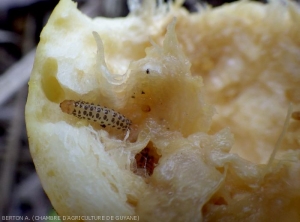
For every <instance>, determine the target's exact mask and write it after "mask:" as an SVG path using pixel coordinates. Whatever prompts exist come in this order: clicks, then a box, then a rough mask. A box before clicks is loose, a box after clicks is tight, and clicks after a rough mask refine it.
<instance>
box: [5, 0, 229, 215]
mask: <svg viewBox="0 0 300 222" xmlns="http://www.w3.org/2000/svg"><path fill="white" fill-rule="evenodd" d="M58 1H59V0H0V221H20V218H17V217H16V216H23V217H24V218H25V216H28V218H30V220H31V218H32V216H33V215H35V216H45V215H55V211H54V210H53V208H52V206H51V203H50V201H49V200H48V198H47V195H46V194H45V193H44V191H43V188H42V186H41V184H40V181H39V178H38V176H37V174H36V172H35V167H34V164H33V162H32V159H31V156H30V151H29V147H28V140H27V134H26V127H25V120H24V106H25V103H26V99H27V82H28V79H29V76H30V72H31V69H32V66H33V62H34V56H35V47H36V45H37V44H38V42H39V35H40V32H41V30H42V28H43V27H44V25H45V24H46V23H47V19H48V18H49V16H50V14H51V12H52V10H53V8H54V7H55V5H56V4H57V3H58ZM137 1H138V0H137ZM229 1H230V0H229ZM229 1H228V0H227V2H229ZM77 2H78V7H79V8H80V10H81V11H82V12H83V13H85V14H87V15H89V16H90V17H96V16H105V17H120V16H126V15H127V14H128V7H127V2H126V0H78V1H77ZM207 2H208V3H209V4H211V5H212V6H218V5H221V4H223V3H224V2H226V0H208V1H207ZM197 4H204V2H203V1H201V2H200V0H198V1H197V0H187V1H185V3H184V7H186V8H187V9H188V10H190V11H191V12H195V11H197ZM3 216H15V217H14V218H8V217H5V218H4V217H3ZM8 219H9V220H8ZM30 220H29V221H30ZM27 221H28V220H27ZM43 221H45V220H43Z"/></svg>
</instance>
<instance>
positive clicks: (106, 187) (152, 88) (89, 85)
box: [26, 0, 300, 221]
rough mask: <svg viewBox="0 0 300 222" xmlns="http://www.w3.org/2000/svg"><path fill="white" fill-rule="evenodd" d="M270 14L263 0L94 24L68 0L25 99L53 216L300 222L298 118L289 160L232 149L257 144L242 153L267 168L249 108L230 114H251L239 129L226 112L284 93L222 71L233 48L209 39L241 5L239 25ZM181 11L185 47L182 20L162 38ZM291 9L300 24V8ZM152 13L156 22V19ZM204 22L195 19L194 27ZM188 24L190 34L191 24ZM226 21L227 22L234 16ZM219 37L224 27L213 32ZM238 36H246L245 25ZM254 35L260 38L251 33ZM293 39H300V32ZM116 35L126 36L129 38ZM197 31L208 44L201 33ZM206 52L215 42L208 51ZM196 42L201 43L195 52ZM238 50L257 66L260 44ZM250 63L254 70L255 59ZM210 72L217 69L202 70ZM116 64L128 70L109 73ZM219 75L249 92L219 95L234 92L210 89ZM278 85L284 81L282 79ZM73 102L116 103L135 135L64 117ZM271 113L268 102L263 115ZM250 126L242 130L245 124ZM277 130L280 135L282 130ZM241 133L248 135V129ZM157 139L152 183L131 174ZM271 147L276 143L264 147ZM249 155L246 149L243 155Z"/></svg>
mask: <svg viewBox="0 0 300 222" xmlns="http://www.w3.org/2000/svg"><path fill="white" fill-rule="evenodd" d="M271 6H272V7H275V9H274V10H275V11H276V10H279V9H278V8H276V7H277V6H276V5H271ZM271 6H270V7H271ZM218 10H219V11H218ZM267 10H269V11H271V12H272V10H271V9H269V8H267V6H262V5H259V4H256V3H237V4H233V5H232V6H228V7H227V8H226V7H224V8H223V9H222V8H221V9H217V10H212V11H210V12H206V14H205V13H204V14H202V15H188V14H187V12H186V11H184V10H182V9H178V8H174V9H173V10H172V11H171V13H167V14H162V15H157V17H155V16H153V18H152V21H151V19H150V20H147V19H146V20H142V19H140V17H138V18H135V17H134V16H131V17H130V16H129V17H128V18H126V19H116V20H108V19H103V18H99V19H95V20H90V19H89V18H87V17H85V16H84V15H82V14H81V13H80V12H79V11H77V9H76V8H75V5H74V4H73V3H71V2H70V1H66V0H65V1H61V2H60V4H59V5H58V7H57V8H56V10H55V11H54V13H53V15H52V16H51V18H50V20H49V22H48V25H47V26H46V28H45V29H44V30H43V33H42V35H41V42H40V44H39V47H38V50H37V55H38V56H37V58H36V61H35V66H34V69H33V72H32V76H31V79H30V82H29V86H30V92H29V97H28V102H27V106H26V122H27V129H28V135H29V137H30V138H29V142H30V149H31V153H32V156H33V159H34V162H35V165H36V168H37V172H38V174H39V176H40V178H41V181H42V184H43V187H44V189H45V191H46V192H47V194H48V196H49V198H50V200H51V202H52V204H53V206H54V207H55V209H56V210H57V212H58V213H59V214H60V215H95V216H99V215H115V216H118V215H139V216H140V219H141V220H143V221H155V220H163V221H174V220H177V221H180V220H185V221H189V220H201V219H205V220H210V221H213V220H218V219H219V220H223V221H232V220H235V221H238V220H241V219H244V220H248V221H257V220H261V221H262V220H265V219H266V218H268V219H270V218H273V219H276V220H277V221H280V220H282V221H283V220H284V219H286V218H289V219H290V221H299V217H300V216H299V211H298V209H299V208H300V203H299V196H300V194H299V189H298V187H299V176H298V175H299V170H300V167H299V164H298V163H297V161H298V160H299V158H300V157H299V152H298V150H296V149H295V147H297V146H298V147H299V137H297V132H299V124H298V123H297V122H293V123H292V124H293V127H292V128H290V131H289V132H288V133H287V138H288V140H287V141H285V143H284V144H283V147H284V148H285V149H288V148H292V149H294V150H291V151H289V152H285V153H283V154H282V155H283V157H282V159H283V160H282V161H275V162H274V163H273V164H272V165H271V168H269V169H267V168H266V166H265V165H257V164H254V163H251V162H248V161H246V160H244V159H242V158H240V157H239V156H237V155H236V154H233V153H230V149H231V148H232V147H233V146H234V144H235V145H236V144H238V147H240V148H241V149H243V148H244V146H245V144H247V143H249V144H251V146H253V147H251V148H253V149H254V150H251V151H249V150H248V149H246V151H247V152H248V153H250V156H249V157H248V158H249V159H254V160H255V161H256V162H258V163H262V161H263V158H266V157H267V156H268V155H262V157H260V155H258V154H257V152H256V151H257V150H256V149H258V148H259V147H260V146H258V147H257V146H255V145H253V144H256V143H257V141H256V139H257V138H251V137H250V138H247V139H248V140H243V138H245V136H246V135H248V134H247V133H248V132H252V130H253V129H254V128H252V126H251V125H249V124H248V122H246V123H245V118H243V115H246V114H247V112H243V110H242V109H241V108H240V112H237V113H236V116H237V117H235V116H234V117H232V118H233V120H235V118H238V119H237V120H239V121H242V120H244V122H241V124H240V125H239V124H237V127H236V125H234V124H233V125H232V124H230V123H231V122H230V121H231V120H232V119H231V118H229V117H227V119H226V118H224V116H225V117H226V115H227V116H228V115H229V114H230V113H231V112H233V111H234V110H238V109H236V107H237V106H236V105H235V104H238V105H241V104H242V103H241V100H244V103H243V104H244V105H245V104H246V103H245V102H247V103H250V104H253V105H254V104H255V101H254V100H255V99H256V104H260V103H259V99H260V98H258V97H257V96H255V92H256V91H258V89H260V91H261V93H262V94H261V95H262V97H266V96H268V95H272V97H270V99H271V101H273V99H274V101H275V97H276V96H277V97H278V94H276V93H274V91H272V90H270V91H266V90H265V88H263V87H261V88H257V87H248V88H247V87H245V86H243V82H244V80H243V81H241V80H240V78H242V77H243V78H244V75H241V74H240V75H238V74H239V73H241V71H235V70H234V69H237V68H239V67H240V69H241V70H243V67H244V66H241V65H240V64H239V63H238V64H237V65H236V64H235V65H234V66H230V68H231V72H233V73H235V74H236V75H237V77H238V78H237V79H238V81H237V82H239V81H241V86H239V85H238V84H237V83H236V80H235V79H233V80H231V79H229V80H230V81H229V80H228V79H227V78H226V73H227V72H228V73H229V71H230V69H229V70H226V68H227V67H226V66H223V67H224V69H225V70H224V73H225V74H224V75H223V72H221V71H218V69H220V67H219V66H220V64H222V63H224V62H222V61H223V60H222V59H224V56H228V54H226V53H225V54H224V55H222V56H220V51H222V50H224V51H225V52H226V46H225V45H224V42H222V41H221V40H219V41H216V40H215V42H220V45H218V44H217V46H218V47H220V49H218V48H215V47H214V46H213V45H212V44H211V43H210V41H209V39H210V38H213V37H214V38H218V36H220V35H221V34H222V32H217V31H218V29H217V28H216V29H214V27H215V26H213V25H209V22H208V21H215V22H216V23H217V21H219V22H220V19H219V17H218V16H220V15H222V14H225V15H227V17H229V18H231V17H233V20H234V21H235V22H237V21H236V17H234V16H232V11H235V12H236V11H238V12H241V11H244V14H243V16H244V17H243V18H245V21H243V20H242V19H241V20H242V21H241V22H240V23H241V24H242V25H241V26H242V27H243V24H248V23H249V21H252V20H251V19H253V20H254V21H255V19H260V18H262V17H263V15H264V14H265V13H267V12H266V11H267ZM286 10H287V9H286ZM293 10H295V9H293V8H292V9H290V11H289V13H290V15H291V16H292V13H295V12H294V11H293ZM246 12H248V13H249V14H247V13H246ZM251 13H252V14H251ZM257 13H258V15H259V16H258V17H255V18H253V14H254V15H256V14H257ZM286 13H287V12H286ZM174 14H175V15H176V17H177V24H176V33H177V36H178V39H179V42H180V43H181V44H182V49H181V46H180V45H179V44H178V43H177V38H176V34H175V31H174V25H175V23H173V25H172V24H171V25H170V26H169V29H168V32H167V34H166V36H165V37H164V35H163V34H164V31H163V30H165V25H166V24H167V23H169V22H171V21H172V19H173V16H174ZM197 16H198V17H197ZM237 16H238V15H237ZM247 16H249V17H247ZM294 16H295V18H296V19H297V18H298V17H297V16H299V15H298V14H295V15H294ZM249 18H251V19H249ZM155 19H157V21H160V22H153V21H155ZM209 19H210V20H209ZM213 19H214V20H213ZM247 19H248V20H247ZM223 20H224V19H223ZM197 21H199V24H197V25H196V24H195V23H196V22H197ZM229 21H232V20H230V19H229ZM288 21H289V20H288ZM152 22H153V23H152ZM240 23H239V22H237V24H240ZM253 23H255V22H253ZM75 24H76V26H75ZM145 24H148V25H149V24H152V25H153V27H152V29H151V28H149V29H142V28H140V29H141V30H142V31H137V33H138V34H137V33H136V35H133V34H132V33H135V32H134V30H136V29H137V27H144V26H143V25H145ZM217 24H218V23H217ZM289 24H290V26H289V27H290V30H291V32H292V30H293V29H296V27H294V26H292V24H293V23H291V22H289ZM187 25H189V28H188V30H189V32H186V31H183V30H184V27H185V28H186V27H187ZM201 25H203V26H205V25H206V26H208V27H207V28H206V29H205V32H204V31H203V33H204V34H203V35H204V37H205V33H208V34H206V35H209V36H208V37H206V38H205V40H201V38H204V37H203V36H202V35H200V34H199V35H198V34H197V33H193V32H192V31H193V30H194V31H197V29H196V28H195V27H198V28H199V27H200V28H199V29H200V30H202V29H203V28H202V29H201ZM225 26H228V27H231V26H230V22H228V24H226V25H225ZM74 27H76V29H74ZM120 27H122V29H120ZM191 27H193V28H191ZM232 27H235V26H232ZM237 27H239V26H238V25H237ZM248 29H249V30H251V29H250V28H249V27H248V28H245V31H247V30H248ZM108 30H113V31H108ZM124 30H126V31H127V32H126V33H127V35H125V34H124V32H125V31H124ZM128 30H129V31H128ZM219 30H221V29H219ZM253 30H254V31H255V29H253ZM93 31H96V32H97V33H99V35H100V36H101V39H102V41H103V45H104V54H103V51H101V42H100V43H99V41H96V42H95V40H94V38H93V34H92V32H93ZM214 32H217V34H215V35H213V33H214ZM231 32H232V31H229V33H231ZM270 32H271V31H270ZM271 33H272V32H271ZM218 34H219V35H218ZM225 34H226V32H225ZM235 34H236V35H240V33H239V32H237V33H235ZM247 34H248V36H250V37H251V36H253V33H252V32H250V31H249V33H247ZM294 34H295V35H296V34H297V32H296V31H295V30H294ZM131 35H133V36H134V38H132V36H131ZM149 35H151V36H152V37H153V39H154V41H156V42H158V43H159V45H154V46H151V47H150V48H148V49H147V50H146V52H145V53H144V49H145V48H146V47H148V46H150V43H149V42H148V37H149ZM187 35H189V38H190V39H191V42H192V43H193V44H194V46H192V47H190V46H189V44H191V43H189V44H188V43H187V42H184V36H187ZM120 36H122V38H124V39H123V40H122V41H120V39H119V38H120ZM197 36H198V38H200V40H201V41H204V42H206V43H207V44H208V45H207V46H205V44H203V42H201V41H200V40H199V39H198V40H197ZM199 36H200V37H199ZM221 36H222V35H221ZM229 36H230V35H229ZM219 38H220V37H219ZM228 38H229V37H228ZM278 38H279V37H278ZM65 39H66V40H68V41H65ZM96 39H97V38H96ZM162 39H164V42H163V43H162ZM246 39H247V38H246ZM197 41H198V42H197ZM199 41H200V42H199ZM247 41H248V40H247ZM286 41H287V40H286ZM62 42H63V44H62ZM120 42H121V43H120ZM96 43H97V44H96ZM227 43H230V42H227ZM250 43H251V41H250ZM234 44H236V42H234ZM234 44H233V45H234ZM293 44H296V42H293ZM217 46H216V47H217ZM97 47H98V54H97ZM201 47H204V48H205V47H208V48H209V49H210V50H211V51H209V50H207V49H206V51H205V49H201ZM253 47H254V46H253ZM250 48H251V47H250ZM254 48H255V47H254ZM196 49H197V50H199V52H198V54H197V50H196ZM182 50H183V51H184V52H185V53H183V52H182ZM195 50H196V51H195ZM203 50H204V52H205V53H206V54H205V53H203ZM218 50H219V51H218ZM227 50H228V49H227ZM242 51H243V53H246V54H247V53H249V54H247V55H244V56H246V57H247V56H248V57H249V58H250V61H253V60H251V58H252V57H251V55H252V52H253V51H254V52H253V53H254V55H255V56H253V55H252V56H253V58H255V57H256V56H257V55H256V54H255V53H256V52H257V50H254V49H252V50H249V52H248V51H247V50H246V51H245V52H244V50H242ZM258 51H259V50H258ZM132 52H134V53H132ZM234 52H238V53H239V52H240V51H239V50H232V52H231V53H234ZM207 53H208V55H207ZM238 53H237V55H239V54H238ZM280 53H281V54H283V55H290V56H291V55H292V54H293V53H294V51H291V50H290V51H289V50H284V49H282V51H280ZM284 53H285V54H284ZM289 53H290V54H289ZM185 55H187V56H185ZM229 55H230V54H229ZM237 55H234V58H236V57H237ZM268 55H269V54H268ZM244 56H242V57H241V59H244ZM248 57H247V58H248ZM103 58H105V61H104V59H103ZM200 58H201V59H200ZM211 58H214V60H213V62H214V63H216V64H213V63H212V61H211ZM218 58H219V59H220V60H218ZM253 58H252V59H253ZM289 58H290V57H289ZM290 59H291V61H292V62H291V64H297V63H296V60H295V59H293V58H290ZM203 60H204V61H203ZM189 61H191V63H190V62H189ZM199 61H201V62H199ZM238 61H240V60H238ZM242 61H243V62H244V60H242ZM245 61H248V60H245ZM254 61H255V60H254ZM240 62H241V61H240ZM247 64H248V63H247ZM191 65H192V66H191ZM241 67H242V68H241ZM245 67H246V68H247V67H249V64H248V65H247V66H245ZM127 69H128V70H127ZM190 69H191V71H190ZM209 69H212V71H211V70H210V71H209V72H208V71H205V70H209ZM108 70H109V71H110V72H111V73H119V74H121V73H125V74H123V75H122V76H120V75H118V74H110V73H108ZM126 70H127V71H126ZM245 70H246V71H247V69H245ZM107 73H108V75H107ZM270 73H271V72H270ZM197 74H201V75H203V76H204V81H207V84H206V85H207V87H206V88H207V91H208V92H207V93H206V94H207V95H206V96H207V97H208V98H210V100H211V101H213V102H215V104H216V105H217V106H216V107H217V108H216V110H217V112H218V115H219V116H217V115H215V116H214V118H216V119H214V120H212V116H213V114H214V109H213V108H212V106H210V105H208V103H207V100H205V98H204V87H205V85H204V86H203V83H202V78H201V77H200V76H199V75H197ZM209 74H210V75H209ZM217 74H219V75H220V77H218V76H217ZM221 74H222V75H221ZM228 75H229V74H228ZM248 75H249V76H250V74H248ZM248 75H246V77H247V76H248ZM233 76H234V75H233ZM111 77H113V78H111ZM229 77H231V76H229ZM246 77H245V78H246ZM275 77H276V78H278V79H280V78H279V77H278V76H276V75H275ZM214 78H217V82H220V80H218V78H221V80H222V81H221V83H222V84H224V85H226V81H229V83H228V84H229V86H230V87H231V88H232V89H233V90H237V89H239V90H240V91H239V93H240V94H241V95H242V96H241V97H240V98H236V97H234V98H235V99H232V97H231V96H226V98H225V99H224V98H223V99H221V97H222V96H223V95H224V94H223V93H224V92H226V93H229V94H230V92H227V91H226V90H225V91H224V90H223V88H222V87H223V86H222V87H220V88H216V90H219V94H218V93H216V92H215V91H213V89H214V87H215V85H214V84H213V83H214V82H213V80H214ZM222 78H224V79H222ZM262 78H266V79H268V80H269V81H271V82H270V83H272V79H274V78H270V77H269V75H263V77H262ZM276 78H275V79H276ZM293 78H295V79H293ZM293 78H288V79H289V80H288V81H291V82H297V78H298V77H297V75H294V76H293ZM209 79H211V80H212V82H211V83H210V82H209V81H208V80H209ZM246 80H247V78H246ZM246 80H245V81H246ZM286 81H287V80H286ZM246 82H247V81H246ZM232 83H234V84H232ZM273 83H274V84H275V83H276V84H277V85H278V84H279V83H278V81H277V82H276V81H275V82H274V81H273ZM247 84H248V83H247ZM276 84H275V85H276ZM258 85H260V84H258ZM254 86H255V85H254ZM280 86H281V85H280ZM230 87H227V88H230ZM225 88H226V87H225ZM227 88H226V89H227ZM244 88H245V91H243V89H244ZM245 92H246V93H245ZM247 92H249V93H248V94H247ZM265 92H266V93H265ZM275 92H277V91H276V90H275ZM287 92H289V93H288V94H287V95H289V96H288V98H294V99H293V102H294V103H295V104H296V106H297V105H299V104H298V103H297V98H296V97H295V96H294V95H296V94H297V88H296V87H295V85H293V84H291V85H289V91H287ZM243 95H244V97H243ZM250 95H252V97H250ZM280 98H281V100H282V104H287V102H288V100H287V98H286V97H282V96H281V97H280ZM65 99H73V100H80V99H81V100H83V99H84V100H86V101H88V102H94V103H97V104H98V103H99V104H101V105H103V106H107V107H109V108H113V109H116V110H118V111H119V112H120V113H122V114H124V115H125V116H126V117H128V118H129V119H131V120H132V122H133V130H132V132H131V135H130V137H129V140H128V141H122V140H120V139H119V137H118V135H114V134H111V133H108V132H106V131H103V130H101V128H100V127H99V128H97V126H91V125H90V124H89V123H88V122H86V121H78V119H76V118H75V117H72V116H68V115H66V114H64V113H63V112H61V110H60V107H59V103H60V102H62V101H63V100H65ZM36 101H39V102H38V103H37V102H36ZM226 103H228V105H226ZM269 109H270V107H269V106H267V108H266V110H269ZM251 110H252V111H253V109H251ZM283 110H285V111H286V109H284V107H278V108H277V106H276V109H274V116H275V117H276V118H278V121H279V120H282V122H283V121H284V112H283ZM262 111H263V109H262V110H261V109H258V112H257V113H253V112H252V115H254V116H255V117H257V118H258V117H259V122H260V123H261V125H262V127H261V128H257V131H258V132H261V131H262V130H263V129H264V128H263V126H265V122H264V121H263V120H266V121H267V120H268V118H266V116H265V112H262ZM228 113H229V114H228ZM240 113H241V114H240ZM245 113H246V114H245ZM216 116H217V117H216ZM246 116H247V115H246ZM279 117H282V118H279ZM228 119H229V120H230V121H228ZM237 120H236V121H237ZM246 120H247V119H246ZM212 121H213V122H212ZM233 122H234V121H233ZM237 122H238V121H237ZM211 123H212V129H210V126H211ZM267 123H270V122H269V121H267ZM271 123H272V120H271ZM226 124H228V125H227V126H230V127H231V128H232V129H233V131H236V132H235V133H234V136H235V137H237V138H236V139H235V142H234V139H233V134H232V132H231V131H230V130H229V129H228V128H225V129H222V130H220V131H219V129H218V128H223V126H224V125H226ZM297 124H298V125H297ZM277 125H278V124H277V122H275V123H274V122H273V125H272V126H273V127H275V126H277ZM242 126H243V130H245V131H242V130H241V129H240V127H242ZM235 127H236V128H235ZM247 127H249V129H248V128H247ZM275 129H276V130H277V131H280V129H281V128H280V127H275ZM209 130H210V131H209ZM215 131H217V132H216V133H215ZM208 132H210V134H208ZM239 132H240V134H241V135H239ZM243 132H246V133H245V134H244V135H243ZM236 134H237V136H236ZM250 135H251V136H255V135H257V134H255V133H254V134H252V133H250ZM274 137H275V136H273V138H274ZM297 138H298V140H297ZM248 141H249V142H248ZM258 141H259V140H258ZM261 141H263V142H264V143H263V144H268V146H269V147H272V144H274V143H275V139H274V140H272V142H270V138H269V137H267V139H264V138H262V140H261ZM149 143H151V144H152V145H151V146H153V147H155V148H156V149H157V150H158V151H157V152H158V155H159V156H160V158H159V161H158V165H157V166H156V167H155V169H154V170H153V173H152V175H151V176H150V177H147V178H145V177H143V176H141V175H140V174H139V175H137V174H135V173H134V171H135V170H136V167H137V166H136V165H135V160H136V158H135V157H136V155H137V154H138V153H140V152H141V151H142V150H143V149H144V148H145V147H147V146H148V144H149ZM266 150H267V151H268V150H269V149H268V147H267V148H266ZM267 151H264V152H265V153H268V152H267ZM241 153H242V154H243V153H244V154H245V151H243V150H242V151H241ZM270 203H274V204H270ZM281 215H284V216H285V218H283V216H281Z"/></svg>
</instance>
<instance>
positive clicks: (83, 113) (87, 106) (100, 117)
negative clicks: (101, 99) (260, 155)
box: [60, 100, 131, 130]
mask: <svg viewBox="0 0 300 222" xmlns="http://www.w3.org/2000/svg"><path fill="white" fill-rule="evenodd" d="M60 108H61V110H62V111H63V112H64V113H68V114H71V115H73V116H76V117H77V118H79V119H87V120H89V121H92V122H97V123H99V124H100V126H102V127H103V128H105V127H107V126H110V127H112V128H116V129H118V130H128V129H129V127H130V125H131V121H130V120H129V119H127V118H126V117H125V116H123V115H122V114H120V113H118V112H116V111H114V110H113V109H109V108H106V107H103V106H100V105H94V104H93V103H87V102H83V101H74V100H64V101H63V102H61V103H60Z"/></svg>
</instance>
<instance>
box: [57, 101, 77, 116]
mask: <svg viewBox="0 0 300 222" xmlns="http://www.w3.org/2000/svg"><path fill="white" fill-rule="evenodd" d="M60 108H61V110H62V111H63V112H64V113H68V114H72V112H73V111H74V108H75V102H74V100H64V101H63V102H61V103H60Z"/></svg>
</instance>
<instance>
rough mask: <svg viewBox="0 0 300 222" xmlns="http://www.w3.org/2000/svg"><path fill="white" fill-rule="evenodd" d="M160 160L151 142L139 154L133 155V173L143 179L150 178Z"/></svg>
mask: <svg viewBox="0 0 300 222" xmlns="http://www.w3.org/2000/svg"><path fill="white" fill-rule="evenodd" d="M160 158H161V155H160V154H159V152H158V150H157V149H156V148H155V147H154V146H153V143H152V142H149V143H148V145H147V146H146V147H145V148H144V149H143V150H142V151H141V152H139V153H137V154H136V155H135V161H136V169H134V173H135V174H137V175H140V176H145V177H147V176H151V175H152V174H153V171H154V169H155V167H156V166H157V164H158V161H159V159H160Z"/></svg>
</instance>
